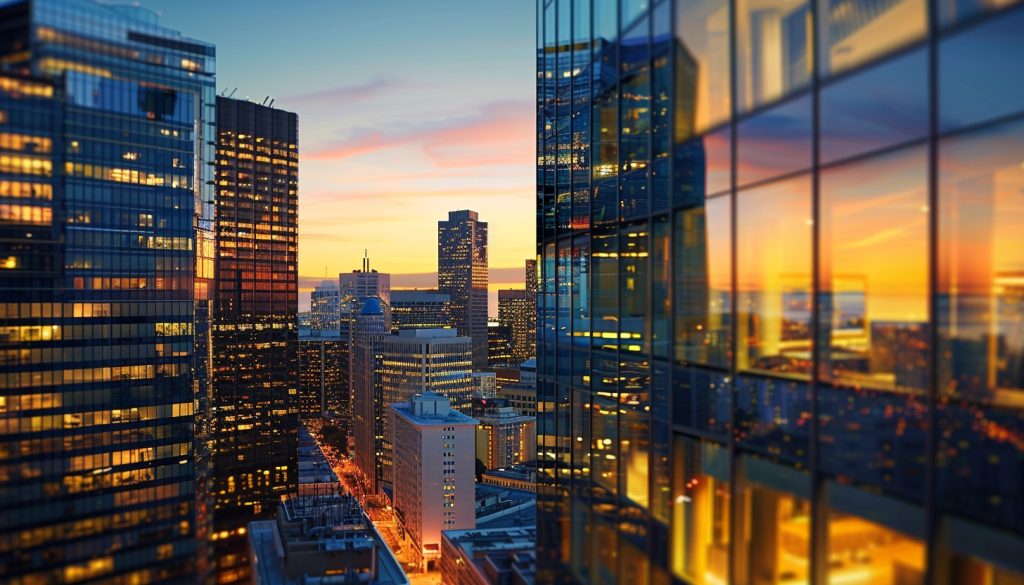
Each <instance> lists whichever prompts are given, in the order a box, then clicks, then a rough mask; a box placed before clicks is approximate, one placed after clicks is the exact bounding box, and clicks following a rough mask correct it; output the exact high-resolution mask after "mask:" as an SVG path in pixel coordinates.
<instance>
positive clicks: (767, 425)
mask: <svg viewBox="0 0 1024 585" xmlns="http://www.w3.org/2000/svg"><path fill="white" fill-rule="evenodd" d="M811 413H812V409H811V393H810V390H809V388H808V384H807V383H806V382H803V381H796V380H777V379H774V378H761V377H755V376H739V380H738V382H737V383H736V410H735V417H736V439H737V441H738V442H739V443H740V444H741V445H742V446H743V447H744V449H749V450H751V451H758V452H760V453H763V454H765V455H770V456H773V457H776V458H778V459H779V460H781V461H786V462H789V463H791V464H793V465H796V466H798V467H806V466H807V465H808V462H809V458H810V454H809V446H810V438H811V426H812V424H811V423H812V420H813V419H812V417H811Z"/></svg>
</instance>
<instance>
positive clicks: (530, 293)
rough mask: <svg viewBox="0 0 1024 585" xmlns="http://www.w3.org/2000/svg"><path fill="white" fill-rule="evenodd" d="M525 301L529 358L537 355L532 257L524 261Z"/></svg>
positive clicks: (533, 265)
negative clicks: (527, 306) (526, 304)
mask: <svg viewBox="0 0 1024 585" xmlns="http://www.w3.org/2000/svg"><path fill="white" fill-rule="evenodd" d="M526 302H527V303H528V304H529V308H528V309H527V310H526V330H527V331H528V332H529V339H528V340H527V342H526V343H527V347H528V348H529V350H528V351H529V352H530V355H529V357H528V358H527V359H529V358H535V357H537V261H536V260H534V259H532V258H531V259H529V260H527V261H526ZM523 361H526V360H523Z"/></svg>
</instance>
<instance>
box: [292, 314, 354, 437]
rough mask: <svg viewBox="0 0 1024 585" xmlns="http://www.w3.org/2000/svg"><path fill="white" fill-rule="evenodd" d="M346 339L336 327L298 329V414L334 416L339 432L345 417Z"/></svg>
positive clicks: (313, 416)
mask: <svg viewBox="0 0 1024 585" xmlns="http://www.w3.org/2000/svg"><path fill="white" fill-rule="evenodd" d="M347 360H348V351H347V343H345V342H343V341H342V340H341V335H340V333H338V332H337V331H314V330H302V329H300V330H299V417H300V418H303V419H319V418H321V417H323V416H331V417H332V418H334V417H337V419H338V422H339V426H340V428H341V431H342V434H343V435H347V434H348V425H347V422H348V419H347V418H345V417H341V416H338V414H339V411H340V410H344V409H345V407H346V406H347V405H348V379H347V370H348V364H347V363H345V362H346V361H347Z"/></svg>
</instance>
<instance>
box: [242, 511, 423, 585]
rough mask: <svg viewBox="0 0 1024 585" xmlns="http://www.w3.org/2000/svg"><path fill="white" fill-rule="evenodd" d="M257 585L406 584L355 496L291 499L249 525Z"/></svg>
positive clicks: (403, 576) (401, 572)
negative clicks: (273, 513)
mask: <svg viewBox="0 0 1024 585" xmlns="http://www.w3.org/2000/svg"><path fill="white" fill-rule="evenodd" d="M249 551H250V553H249V558H250V562H251V566H252V576H253V581H254V582H255V583H256V584H257V585H328V584H342V583H359V584H360V585H407V584H408V583H409V579H408V578H407V577H406V576H405V572H404V571H403V570H402V566H401V564H400V563H399V562H398V559H396V558H395V556H394V555H393V554H392V553H391V550H390V549H388V546H387V544H386V543H385V542H384V539H383V538H382V537H381V535H380V533H379V532H377V529H376V528H375V527H374V526H373V524H372V523H371V522H370V520H369V519H368V518H367V517H366V515H365V514H364V513H363V510H362V508H361V507H360V506H359V502H358V500H356V498H355V497H353V496H349V495H345V496H339V495H334V496H296V497H291V498H288V499H286V500H284V501H283V502H281V504H280V505H279V507H278V510H277V516H276V517H275V518H274V519H273V520H261V521H256V522H250V523H249Z"/></svg>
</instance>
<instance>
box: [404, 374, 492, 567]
mask: <svg viewBox="0 0 1024 585" xmlns="http://www.w3.org/2000/svg"><path fill="white" fill-rule="evenodd" d="M390 415H391V418H392V424H391V428H392V429H393V439H392V444H393V445H394V471H395V477H401V478H402V481H400V482H396V483H395V486H394V500H393V504H394V508H395V513H396V515H397V516H398V518H399V520H400V521H401V522H402V525H403V526H404V527H405V529H406V531H407V532H408V534H409V536H410V538H411V539H412V541H413V543H415V552H416V554H417V555H418V556H419V558H420V560H421V562H422V563H423V564H424V565H425V566H427V567H428V568H432V567H433V566H434V565H435V563H436V562H437V559H438V558H439V557H440V555H441V531H442V530H458V529H464V528H473V527H475V526H476V516H475V511H474V505H475V497H476V490H475V484H474V482H475V468H476V465H475V451H474V440H475V439H474V429H475V427H476V420H475V419H473V418H471V417H469V416H466V415H465V414H462V413H460V412H458V411H455V410H452V408H451V406H450V404H449V402H448V399H447V398H445V397H444V396H440V395H438V394H434V393H427V394H419V395H415V396H413V397H412V399H411V401H410V402H406V403H400V404H392V405H391V406H390Z"/></svg>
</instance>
